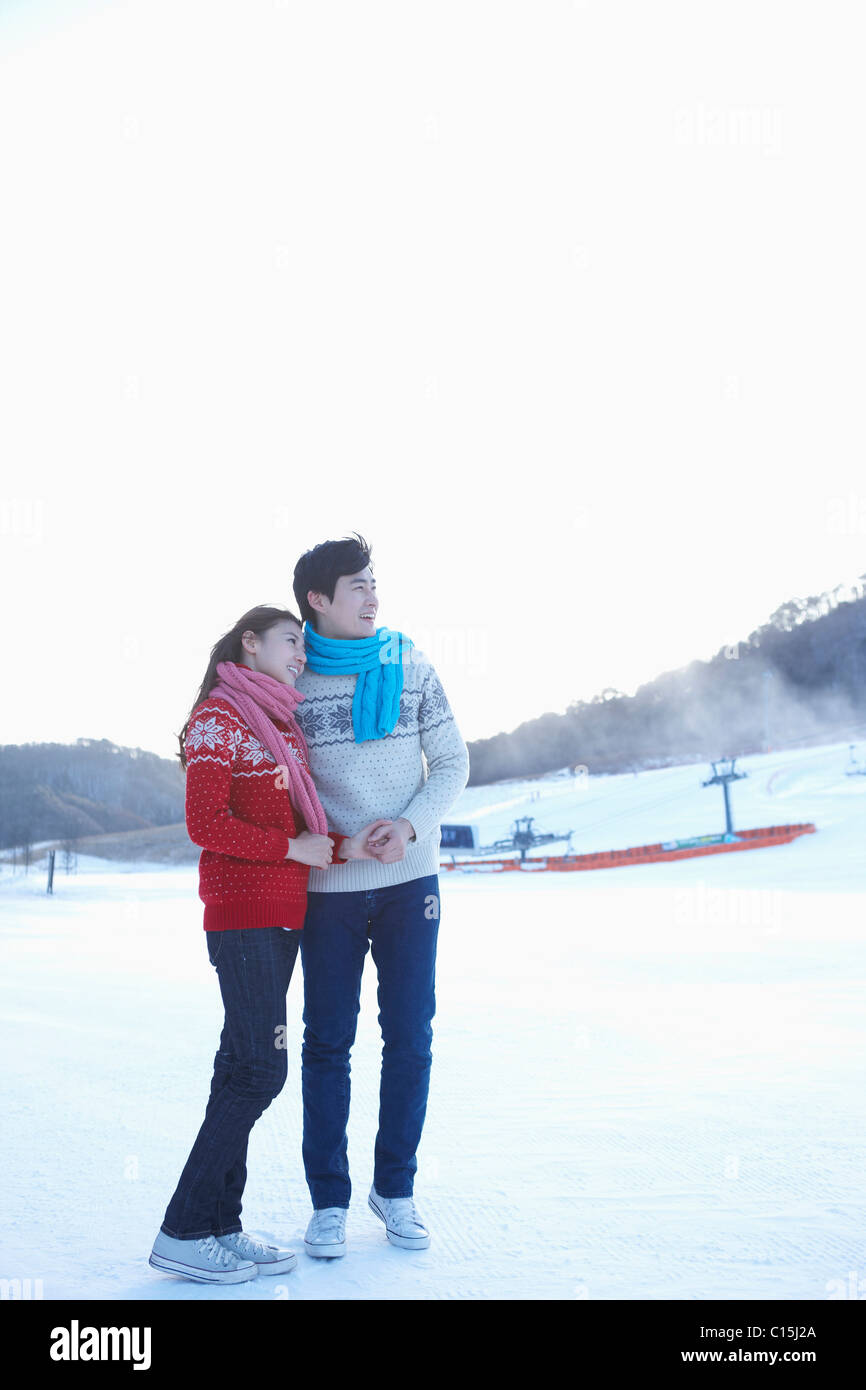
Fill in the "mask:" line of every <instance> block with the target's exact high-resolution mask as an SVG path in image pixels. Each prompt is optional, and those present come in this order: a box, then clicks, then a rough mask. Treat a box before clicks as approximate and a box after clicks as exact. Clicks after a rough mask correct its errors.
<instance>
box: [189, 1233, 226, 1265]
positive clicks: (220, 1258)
mask: <svg viewBox="0 0 866 1390" xmlns="http://www.w3.org/2000/svg"><path fill="white" fill-rule="evenodd" d="M195 1248H196V1250H197V1251H198V1253H199V1254H200V1255H204V1257H205V1259H206V1260H207V1261H208V1263H209V1264H212V1265H214V1266H215V1267H216V1268H217V1269H222V1268H223V1267H225V1268H226V1269H228V1268H229V1266H230V1265H231V1264H232V1263H233V1256H232V1252H231V1250H227V1249H226V1247H225V1246H224V1245H220V1243H219V1241H218V1240H217V1238H216V1236H204V1237H203V1238H202V1239H201V1240H197V1241H196V1243H195Z"/></svg>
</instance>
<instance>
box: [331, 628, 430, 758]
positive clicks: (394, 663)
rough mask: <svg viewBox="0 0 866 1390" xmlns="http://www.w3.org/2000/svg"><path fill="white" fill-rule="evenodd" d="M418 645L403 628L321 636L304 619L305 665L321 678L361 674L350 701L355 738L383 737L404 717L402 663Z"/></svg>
mask: <svg viewBox="0 0 866 1390" xmlns="http://www.w3.org/2000/svg"><path fill="white" fill-rule="evenodd" d="M414 645H415V644H414V642H412V640H411V638H409V637H406V636H405V634H404V633H402V632H395V631H394V629H393V628H390V627H377V628H376V633H375V636H373V637H358V638H342V637H337V638H334V637H322V636H320V634H319V633H318V632H316V629H315V628H314V627H313V626H312V625H311V624H310V623H309V622H307V623H304V646H305V649H306V655H307V667H308V668H309V670H311V671H316V672H317V673H318V674H320V675H323V676H347V675H353V674H354V673H355V672H357V675H358V679H357V681H356V682H355V695H354V698H353V700H352V727H353V729H354V733H355V742H356V743H364V742H365V740H366V739H369V738H384V737H385V735H386V734H390V733H391V732H392V731H393V730H394V728H395V726H396V724H397V720H398V719H399V717H400V696H401V694H402V693H403V661H404V659H405V656H406V653H407V652H408V651H409V648H410V647H413V646H414Z"/></svg>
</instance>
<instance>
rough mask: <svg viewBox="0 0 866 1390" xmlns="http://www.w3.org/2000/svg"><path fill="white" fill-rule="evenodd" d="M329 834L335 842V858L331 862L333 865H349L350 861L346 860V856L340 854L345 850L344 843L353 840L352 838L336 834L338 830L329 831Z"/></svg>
mask: <svg viewBox="0 0 866 1390" xmlns="http://www.w3.org/2000/svg"><path fill="white" fill-rule="evenodd" d="M328 834H329V835H330V837H331V839H332V840H333V841H334V857H333V859H332V860H331V863H332V864H348V863H349V860H348V859H346V858H344V856H343V855H342V854H341V853H340V850H341V849H342V848H343V844H344V842H345V841H346V840H349V839H351V836H349V835H338V834H337V832H336V830H329V831H328Z"/></svg>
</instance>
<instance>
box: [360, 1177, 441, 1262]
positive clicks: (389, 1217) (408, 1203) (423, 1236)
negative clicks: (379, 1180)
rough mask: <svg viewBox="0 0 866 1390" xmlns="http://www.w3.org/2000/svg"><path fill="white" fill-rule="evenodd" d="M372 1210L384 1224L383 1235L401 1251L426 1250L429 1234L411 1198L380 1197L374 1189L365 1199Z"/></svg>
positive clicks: (373, 1188) (371, 1189)
mask: <svg viewBox="0 0 866 1390" xmlns="http://www.w3.org/2000/svg"><path fill="white" fill-rule="evenodd" d="M367 1201H368V1202H369V1204H370V1206H371V1208H372V1210H373V1211H374V1212H375V1213H376V1215H377V1216H378V1218H379V1220H380V1221H384V1223H385V1234H386V1235H387V1237H388V1239H389V1240H390V1242H391V1244H392V1245H398V1246H399V1247H400V1249H401V1250H426V1249H427V1247H428V1245H429V1244H430V1232H429V1231H428V1230H427V1227H426V1226H425V1225H424V1223H423V1221H422V1220H421V1218H420V1217H419V1215H418V1213H417V1211H416V1210H415V1202H414V1199H413V1198H412V1197H380V1196H379V1194H378V1192H377V1191H376V1189H375V1187H371V1188H370V1195H369V1197H368V1198H367Z"/></svg>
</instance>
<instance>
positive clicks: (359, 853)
mask: <svg viewBox="0 0 866 1390" xmlns="http://www.w3.org/2000/svg"><path fill="white" fill-rule="evenodd" d="M390 824H391V822H390V821H389V820H381V819H380V820H371V821H370V824H369V825H365V826H363V827H362V828H361V829H360V830H356V832H355V834H354V835H351V836H350V837H349V838H348V839H346V840H344V841H343V845H342V848H341V850H340V855H341V857H342V858H343V859H377V858H378V855H375V854H372V853H371V851H370V848H369V846H368V844H367V840H368V839H375V838H376V835H377V832H378V831H380V830H382V828H383V827H384V826H388V825H390Z"/></svg>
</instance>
